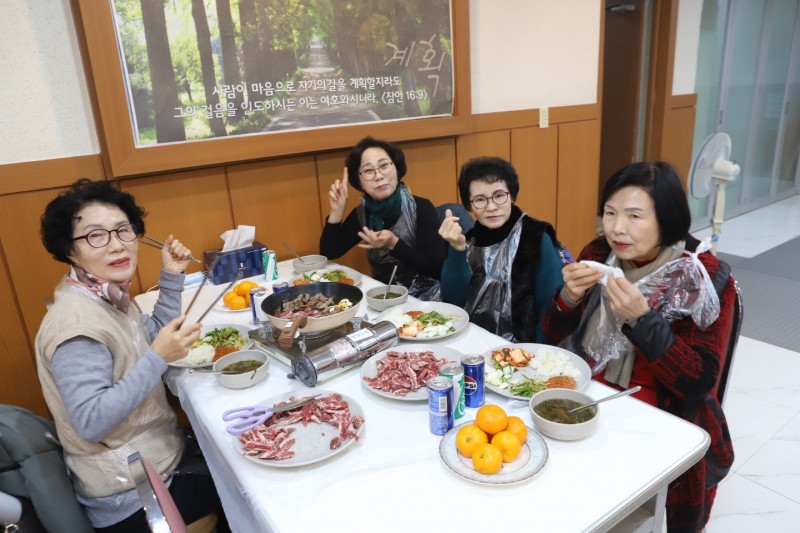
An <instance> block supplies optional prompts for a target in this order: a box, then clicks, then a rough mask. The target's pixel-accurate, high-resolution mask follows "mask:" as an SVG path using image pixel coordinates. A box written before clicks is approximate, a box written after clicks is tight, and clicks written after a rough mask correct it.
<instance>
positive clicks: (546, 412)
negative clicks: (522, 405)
mask: <svg viewBox="0 0 800 533" xmlns="http://www.w3.org/2000/svg"><path fill="white" fill-rule="evenodd" d="M582 405H584V404H582V403H580V402H576V401H575V400H568V399H566V398H553V399H552V400H545V401H543V402H541V403H537V404H536V405H535V406H534V407H533V411H534V412H535V413H536V414H537V415H539V416H541V417H542V418H544V419H545V420H549V421H551V422H557V423H559V424H580V423H581V422H586V421H588V420H591V419H592V418H594V415H595V414H596V411H595V410H596V409H597V408H596V407H589V408H587V409H581V410H580V411H576V412H574V413H568V412H567V411H569V410H570V409H575V408H576V407H581V406H582Z"/></svg>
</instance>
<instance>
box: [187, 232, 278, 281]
mask: <svg viewBox="0 0 800 533" xmlns="http://www.w3.org/2000/svg"><path fill="white" fill-rule="evenodd" d="M265 251H267V247H266V245H264V244H261V243H260V242H258V241H254V242H253V245H252V246H248V247H247V248H239V249H238V250H230V251H227V252H223V251H222V249H219V250H208V251H205V252H203V259H204V260H205V263H206V265H208V264H209V263H210V262H211V260H212V259H213V258H215V257H219V263H217V265H216V266H215V267H214V270H212V271H211V281H212V283H214V285H219V284H221V283H228V282H230V281H231V280H232V279H233V276H235V275H236V273H237V272H241V273H242V278H249V277H252V276H258V275H259V274H264V262H263V260H262V254H263V253H264V252H265Z"/></svg>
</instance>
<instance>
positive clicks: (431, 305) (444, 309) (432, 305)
mask: <svg viewBox="0 0 800 533" xmlns="http://www.w3.org/2000/svg"><path fill="white" fill-rule="evenodd" d="M398 311H399V312H400V313H401V314H402V313H407V312H408V311H422V312H423V313H429V312H431V311H436V312H438V313H441V314H443V315H455V316H456V319H455V322H454V324H453V327H454V328H455V331H451V332H450V333H445V334H444V335H439V336H438V337H406V336H404V335H399V338H400V339H402V340H404V341H418V342H431V341H438V340H439V339H445V338H447V337H451V336H453V335H455V334H456V333H459V332H461V331H462V330H463V329H464V328H466V327H467V326H468V325H469V315H468V314H467V312H466V311H464V310H463V309H461V308H460V307H458V306H456V305H452V304H447V303H444V302H406V303H404V304H400V305H396V306H394V307H392V308H391V309H387V310H386V311H384V312H383V313H381V314H380V315H378V318H377V319H376V320H375V321H376V322H380V321H381V320H387V318H386V317H387V316H389V315H391V314H394V313H397V312H398Z"/></svg>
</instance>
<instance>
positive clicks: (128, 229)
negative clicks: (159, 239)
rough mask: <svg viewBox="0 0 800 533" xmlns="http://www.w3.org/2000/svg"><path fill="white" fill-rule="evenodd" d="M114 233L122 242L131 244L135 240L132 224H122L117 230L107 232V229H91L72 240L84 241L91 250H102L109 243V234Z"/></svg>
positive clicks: (134, 229)
mask: <svg viewBox="0 0 800 533" xmlns="http://www.w3.org/2000/svg"><path fill="white" fill-rule="evenodd" d="M112 233H116V234H117V238H118V239H119V240H121V241H122V242H133V241H135V240H136V237H137V234H136V226H134V225H133V224H123V225H121V226H120V227H118V228H117V229H112V230H107V229H93V230H92V231H90V232H89V233H87V234H86V235H81V236H80V237H75V238H73V239H72V240H73V241H78V240H80V239H86V242H88V243H89V246H91V247H92V248H102V247H103V246H105V245H107V244H108V243H109V242H111V234H112Z"/></svg>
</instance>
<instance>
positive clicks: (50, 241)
mask: <svg viewBox="0 0 800 533" xmlns="http://www.w3.org/2000/svg"><path fill="white" fill-rule="evenodd" d="M89 204H106V205H113V206H115V207H118V208H119V209H120V210H122V212H124V213H125V215H126V216H127V217H128V222H130V223H131V224H133V226H134V227H135V228H136V233H138V234H139V235H143V234H144V217H145V215H146V214H147V213H146V212H145V210H144V209H142V208H141V207H139V206H138V205H136V200H135V199H134V198H133V196H131V195H130V194H128V193H126V192H123V191H120V190H119V189H116V188H114V186H113V185H112V184H111V182H109V181H105V180H100V181H92V180H90V179H86V178H82V179H79V180H78V181H76V182H75V183H73V184H72V185H70V188H69V189H67V190H65V191H64V192H62V193H61V194H59V195H58V196H57V197H55V198H54V199H53V200H51V201H50V203H49V204H47V207H46V208H45V210H44V214H42V219H41V227H40V233H41V237H42V243H43V244H44V247H45V249H46V250H47V251H48V252H50V255H52V256H53V258H54V259H55V260H56V261H61V262H62V263H67V264H72V261H70V259H69V256H70V254H72V251H73V249H74V245H75V241H73V240H72V233H73V230H74V228H75V222H76V220H75V217H76V216H77V215H78V212H80V210H81V209H83V208H84V207H86V206H87V205H89Z"/></svg>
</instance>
